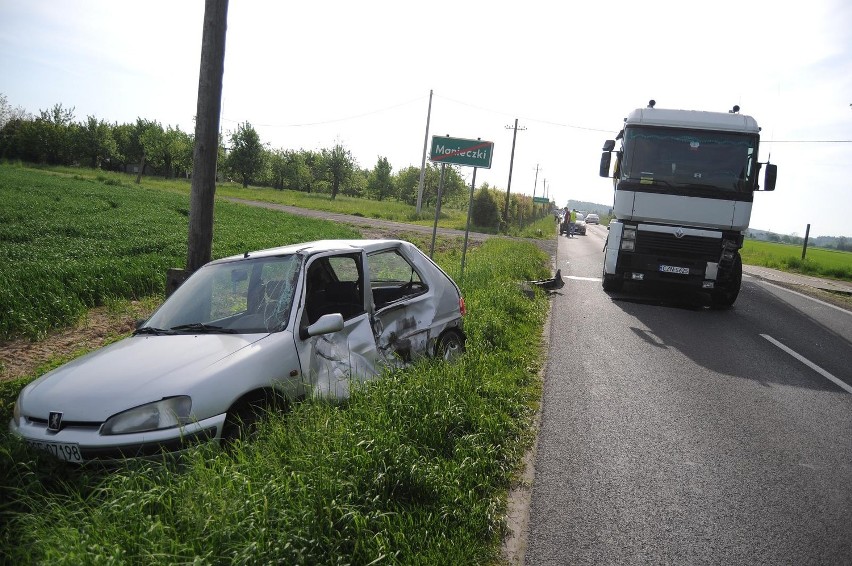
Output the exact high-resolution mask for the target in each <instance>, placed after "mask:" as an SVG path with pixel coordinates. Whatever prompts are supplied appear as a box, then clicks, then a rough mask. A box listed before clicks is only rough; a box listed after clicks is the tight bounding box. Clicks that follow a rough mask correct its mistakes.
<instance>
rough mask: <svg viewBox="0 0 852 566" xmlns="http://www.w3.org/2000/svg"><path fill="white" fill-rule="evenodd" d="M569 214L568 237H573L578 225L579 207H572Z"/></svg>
mask: <svg viewBox="0 0 852 566" xmlns="http://www.w3.org/2000/svg"><path fill="white" fill-rule="evenodd" d="M569 214H570V216H569V217H568V237H569V238H573V237H574V228H576V226H577V209H576V208H572V209H571V212H570V213H569Z"/></svg>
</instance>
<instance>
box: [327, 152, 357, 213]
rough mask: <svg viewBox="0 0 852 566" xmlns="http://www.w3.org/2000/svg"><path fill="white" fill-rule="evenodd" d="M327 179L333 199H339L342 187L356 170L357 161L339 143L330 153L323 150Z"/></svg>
mask: <svg viewBox="0 0 852 566" xmlns="http://www.w3.org/2000/svg"><path fill="white" fill-rule="evenodd" d="M322 154H323V161H324V165H325V171H326V174H327V179H328V181H329V182H330V183H331V199H332V200H334V199H335V198H337V193H338V192H339V191H340V186H341V185H343V184H345V183H346V182H347V181H348V180H349V178H350V177H351V176H352V172H353V171H354V169H355V160H354V159H353V158H352V154H351V153H350V152H349V150H348V149H346V148H345V147H343V145H342V144H340V143H338V144H335V146H334V147H333V148H332V149H331V150H330V151H329V150H327V149H324V150H322Z"/></svg>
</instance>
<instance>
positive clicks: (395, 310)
mask: <svg viewBox="0 0 852 566" xmlns="http://www.w3.org/2000/svg"><path fill="white" fill-rule="evenodd" d="M368 263H369V277H370V287H371V289H372V296H373V297H372V298H373V302H374V308H375V314H374V326H375V332H376V341H377V343H378V348H379V351H380V352H381V353H382V354H383V355H384V356H385V357H386V358H393V359H397V360H401V361H403V362H408V361H411V360H412V359H415V358H417V357H420V356H424V355H427V354H428V353H429V351H430V347H431V346H432V345H433V343H434V339H435V338H437V336H431V335H430V334H431V331H432V322H433V320H434V319H435V303H434V300H433V295H434V293H433V292H432V290H431V289H430V288H429V286H428V285H427V283H426V281H425V279H424V278H423V276H422V275H421V273H420V272H419V271H418V269H417V268H416V267H415V265H414V263H413V262H412V261H411V260H410V259H409V258H407V257H406V256H405V255H404V254H403V253H402V252H401V250H399V249H396V248H389V249H385V250H379V251H376V252H373V253H371V254H370V255H369V256H368Z"/></svg>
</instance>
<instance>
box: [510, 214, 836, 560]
mask: <svg viewBox="0 0 852 566" xmlns="http://www.w3.org/2000/svg"><path fill="white" fill-rule="evenodd" d="M605 236H606V228H605V227H602V226H590V227H589V232H588V235H587V236H585V237H583V236H579V237H575V238H573V239H567V238H565V237H562V238H559V246H558V254H557V267H559V268H561V269H562V274H563V275H564V276H565V278H566V279H565V283H566V285H565V287H563V288H562V289H561V290H560V293H559V294H557V295H554V297H553V305H552V312H551V328H550V355H549V361H548V364H547V369H546V375H545V382H544V396H543V401H542V411H541V422H540V431H539V435H538V445H537V451H536V454H535V471H534V479H533V484H532V495H531V503H530V510H529V513H530V514H529V523H528V535H527V538H528V540H527V545H526V552H525V563H526V564H528V565H530V566H542V565H548V564H554V565H556V564H558V565H565V564H797V565H798V564H852V313H849V312H847V311H843V310H841V309H838V308H836V307H832V306H830V305H826V304H824V303H819V302H816V301H814V300H812V299H809V298H807V297H805V296H802V295H798V294H794V293H790V292H789V291H786V290H785V289H783V288H780V287H776V286H773V285H767V284H766V283H764V282H762V281H760V280H758V279H753V278H746V279H745V280H744V283H743V290H742V292H741V294H740V297H739V299H738V300H737V303H736V305H735V306H734V308H733V309H731V310H727V311H714V310H710V309H708V308H705V307H704V306H702V305H701V304H699V303H696V302H695V298H696V297H694V296H682V295H681V296H678V295H673V294H671V293H663V294H647V293H642V292H641V291H638V290H636V289H634V288H630V287H629V286H625V289H624V292H623V293H618V294H613V295H607V294H606V293H604V292H603V291H602V290H601V285H600V281H599V277H600V273H601V266H602V261H603V255H602V251H601V250H602V248H603V242H604V239H605ZM797 356H798V357H797ZM832 379H833V380H835V381H836V382H835V381H832ZM838 384H839V385H838ZM844 387H845V389H844Z"/></svg>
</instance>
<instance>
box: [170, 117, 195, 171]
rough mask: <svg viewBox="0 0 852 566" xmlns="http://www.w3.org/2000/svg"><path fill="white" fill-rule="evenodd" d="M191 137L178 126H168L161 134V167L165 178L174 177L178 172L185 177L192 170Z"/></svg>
mask: <svg viewBox="0 0 852 566" xmlns="http://www.w3.org/2000/svg"><path fill="white" fill-rule="evenodd" d="M192 144H193V142H192V136H190V135H189V134H188V133H186V132H184V131H182V130H181V129H180V126H175V127H174V128H172V127H171V126H168V127H167V128H166V131H165V132H163V167H164V168H165V171H164V173H165V175H166V177H174V176H176V175H177V173H178V172H180V173H181V174H182V175H186V174H187V173H189V171H190V170H191V169H192V147H193V145H192Z"/></svg>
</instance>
